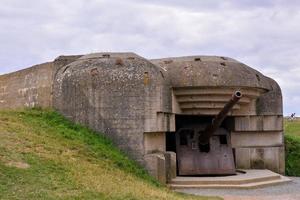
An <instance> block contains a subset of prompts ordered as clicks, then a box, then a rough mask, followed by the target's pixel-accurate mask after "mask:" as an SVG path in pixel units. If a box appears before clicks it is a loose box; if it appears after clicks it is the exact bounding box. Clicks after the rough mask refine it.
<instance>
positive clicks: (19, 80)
mask: <svg viewBox="0 0 300 200" xmlns="http://www.w3.org/2000/svg"><path fill="white" fill-rule="evenodd" d="M52 77H53V63H52V62H50V63H44V64H40V65H36V66H33V67H31V68H28V69H24V70H21V71H17V72H14V73H10V74H6V75H1V76H0V109H15V108H23V107H43V108H46V107H52Z"/></svg>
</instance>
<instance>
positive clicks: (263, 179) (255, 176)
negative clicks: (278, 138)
mask: <svg viewBox="0 0 300 200" xmlns="http://www.w3.org/2000/svg"><path fill="white" fill-rule="evenodd" d="M244 171H245V172H246V173H245V174H243V173H238V174H237V175H234V176H223V177H176V178H175V179H172V181H171V182H170V183H169V185H168V186H169V187H170V188H172V189H179V188H240V189H249V188H257V187H263V186H270V185H275V184H282V183H287V182H290V181H291V180H290V179H289V178H287V177H284V176H281V175H280V174H277V173H274V172H272V171H270V170H244Z"/></svg>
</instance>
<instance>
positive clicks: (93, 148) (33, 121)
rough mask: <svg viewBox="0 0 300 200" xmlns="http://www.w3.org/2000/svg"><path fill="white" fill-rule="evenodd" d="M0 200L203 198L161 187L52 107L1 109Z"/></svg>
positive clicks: (92, 133)
mask: <svg viewBox="0 0 300 200" xmlns="http://www.w3.org/2000/svg"><path fill="white" fill-rule="evenodd" d="M0 199H55V200H56V199H118V200H126V199H127V200H143V199H172V200H173V199H175V200H176V199H202V200H212V199H219V198H208V197H196V196H190V195H181V194H178V193H174V192H172V191H170V190H168V189H167V188H165V187H162V186H160V185H159V184H158V183H157V182H156V181H155V180H153V179H152V178H151V177H150V176H149V175H148V174H147V173H146V172H145V171H144V170H143V169H142V168H141V167H139V166H138V165H137V164H136V163H135V162H133V161H132V160H130V159H128V158H127V157H126V156H125V155H124V154H123V153H122V152H120V151H119V150H118V149H117V148H115V147H114V146H113V144H112V143H111V142H110V141H109V140H108V139H106V138H104V137H101V136H99V135H98V134H96V133H95V132H93V131H91V130H89V129H87V128H85V127H82V126H80V125H76V124H73V123H71V122H69V121H68V120H66V119H64V118H63V117H62V116H61V115H59V114H57V113H56V112H54V111H51V110H49V111H43V110H37V109H34V110H26V111H1V112H0Z"/></svg>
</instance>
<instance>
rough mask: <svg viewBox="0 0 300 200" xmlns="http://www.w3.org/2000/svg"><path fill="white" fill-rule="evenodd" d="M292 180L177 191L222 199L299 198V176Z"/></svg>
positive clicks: (289, 199) (287, 199)
mask: <svg viewBox="0 0 300 200" xmlns="http://www.w3.org/2000/svg"><path fill="white" fill-rule="evenodd" d="M289 178H291V179H292V182H290V183H285V184H282V185H276V186H268V187H263V188H257V189H180V190H176V191H179V192H184V193H189V194H196V195H205V196H220V197H223V198H224V200H300V178H299V177H289Z"/></svg>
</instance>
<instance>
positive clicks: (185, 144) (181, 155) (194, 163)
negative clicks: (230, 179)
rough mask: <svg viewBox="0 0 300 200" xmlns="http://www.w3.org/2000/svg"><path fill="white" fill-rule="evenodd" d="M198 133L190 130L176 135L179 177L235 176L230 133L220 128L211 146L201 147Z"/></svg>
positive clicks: (212, 138) (212, 139)
mask: <svg viewBox="0 0 300 200" xmlns="http://www.w3.org/2000/svg"><path fill="white" fill-rule="evenodd" d="M197 131H198V130H197V128H195V129H191V128H188V129H181V130H179V131H177V133H176V149H177V161H178V172H179V175H229V174H235V164H234V158H233V153H232V148H231V145H230V138H229V134H228V132H227V131H226V130H225V129H222V128H220V129H218V130H217V131H216V133H215V135H213V136H212V137H211V138H210V142H209V146H199V143H198V138H199V134H197Z"/></svg>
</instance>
